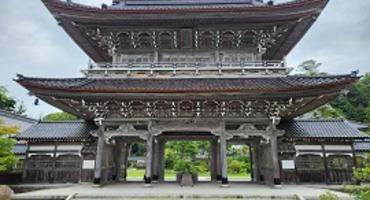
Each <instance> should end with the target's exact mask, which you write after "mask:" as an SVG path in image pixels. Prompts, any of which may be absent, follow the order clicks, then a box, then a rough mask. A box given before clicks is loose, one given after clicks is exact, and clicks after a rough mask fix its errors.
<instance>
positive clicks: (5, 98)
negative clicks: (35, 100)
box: [0, 86, 26, 115]
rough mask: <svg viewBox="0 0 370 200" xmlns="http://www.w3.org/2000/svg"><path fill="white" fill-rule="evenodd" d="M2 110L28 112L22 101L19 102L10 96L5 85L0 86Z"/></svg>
mask: <svg viewBox="0 0 370 200" xmlns="http://www.w3.org/2000/svg"><path fill="white" fill-rule="evenodd" d="M0 110H5V111H9V112H13V113H16V114H20V115H23V114H24V113H25V112H26V107H25V106H24V104H23V102H22V101H20V102H17V100H16V99H15V98H13V97H10V96H9V94H8V90H7V89H6V88H5V87H3V86H0Z"/></svg>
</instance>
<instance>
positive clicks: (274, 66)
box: [85, 61, 288, 76]
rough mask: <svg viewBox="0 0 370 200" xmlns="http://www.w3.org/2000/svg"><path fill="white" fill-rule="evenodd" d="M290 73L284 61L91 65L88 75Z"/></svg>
mask: <svg viewBox="0 0 370 200" xmlns="http://www.w3.org/2000/svg"><path fill="white" fill-rule="evenodd" d="M287 71H288V68H287V67H286V66H285V63H284V61H256V62H240V63H221V62H219V63H210V62H207V63H198V62H194V63H190V62H178V63H166V62H159V63H96V64H90V65H89V68H88V70H85V72H87V74H91V73H92V74H99V72H100V74H101V72H104V74H105V75H107V74H110V73H112V72H113V73H114V74H117V72H118V73H119V72H124V73H125V74H126V75H130V74H133V73H144V74H146V75H148V76H151V75H156V74H158V73H161V74H167V75H173V76H176V75H184V74H191V75H201V74H203V75H205V74H218V75H222V74H230V73H232V74H239V75H245V74H251V73H252V74H253V73H254V74H255V73H259V74H284V73H286V72H287Z"/></svg>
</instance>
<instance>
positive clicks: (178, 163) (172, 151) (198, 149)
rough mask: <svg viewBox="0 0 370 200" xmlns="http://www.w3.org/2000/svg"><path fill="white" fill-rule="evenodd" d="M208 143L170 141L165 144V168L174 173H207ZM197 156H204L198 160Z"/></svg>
mask: <svg viewBox="0 0 370 200" xmlns="http://www.w3.org/2000/svg"><path fill="white" fill-rule="evenodd" d="M208 151H209V143H208V142H204V141H192V142H188V141H170V142H168V143H167V144H166V150H165V157H166V160H165V167H166V169H174V170H175V171H176V172H197V173H207V172H208V171H209V167H208V162H207V158H209V152H208ZM197 156H205V159H199V158H197Z"/></svg>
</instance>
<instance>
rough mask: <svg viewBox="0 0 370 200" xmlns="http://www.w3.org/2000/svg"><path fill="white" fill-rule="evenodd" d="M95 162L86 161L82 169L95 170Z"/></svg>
mask: <svg viewBox="0 0 370 200" xmlns="http://www.w3.org/2000/svg"><path fill="white" fill-rule="evenodd" d="M94 168H95V160H84V161H83V163H82V169H94Z"/></svg>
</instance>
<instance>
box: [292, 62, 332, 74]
mask: <svg viewBox="0 0 370 200" xmlns="http://www.w3.org/2000/svg"><path fill="white" fill-rule="evenodd" d="M321 65H322V63H319V62H317V61H315V60H306V61H304V62H302V63H301V64H299V65H298V66H297V69H296V73H297V74H299V75H306V76H320V75H325V74H326V73H325V72H320V70H319V67H320V66H321Z"/></svg>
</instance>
